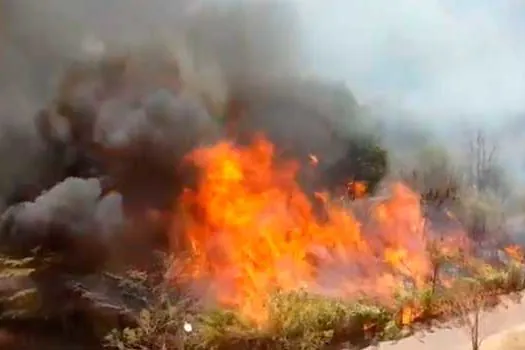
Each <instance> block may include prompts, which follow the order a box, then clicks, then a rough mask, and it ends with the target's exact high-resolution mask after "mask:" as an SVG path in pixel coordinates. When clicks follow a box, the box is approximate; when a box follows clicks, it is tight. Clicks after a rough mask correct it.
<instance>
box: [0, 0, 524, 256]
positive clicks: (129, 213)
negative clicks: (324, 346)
mask: <svg viewBox="0 0 525 350" xmlns="http://www.w3.org/2000/svg"><path fill="white" fill-rule="evenodd" d="M524 11H525V10H524V7H523V5H522V4H520V3H519V2H517V1H511V0H508V1H500V2H498V3H497V4H496V3H492V2H476V3H474V2H462V3H461V4H456V3H454V2H452V1H426V2H417V1H411V0H406V1H405V0H399V1H398V2H396V3H392V2H389V3H388V4H385V3H384V2H381V1H367V2H362V1H336V0H330V1H324V2H320V1H319V2H316V1H311V2H292V1H289V2H285V1H234V0H231V1H167V0H155V1H148V2H143V1H129V0H126V1H124V0H122V1H119V0H112V1H81V0H68V1H65V0H48V1H36V0H19V1H10V0H3V2H2V11H1V16H2V18H1V23H2V31H1V40H2V44H1V45H2V60H1V61H0V73H1V74H0V77H1V78H0V79H1V83H2V84H1V86H0V88H1V91H0V99H1V104H0V113H1V114H0V116H1V132H2V138H1V141H0V152H1V154H0V161H1V171H0V198H1V199H2V202H3V205H4V206H5V207H7V206H9V205H11V204H14V203H23V202H28V203H31V202H34V203H32V204H30V205H29V206H27V205H23V206H22V207H21V208H20V206H17V207H16V210H14V209H13V208H11V209H10V210H9V211H8V212H7V214H5V215H6V216H12V215H14V216H15V217H16V218H17V219H15V220H14V222H15V223H18V224H15V225H13V224H12V222H11V221H10V220H5V221H8V222H9V225H8V227H9V230H8V231H9V232H10V236H12V237H16V236H17V232H18V231H20V232H22V231H23V230H24V229H25V230H30V229H29V228H27V227H25V226H24V225H26V226H27V225H28V224H27V223H28V222H29V223H31V225H34V223H35V222H37V223H38V225H36V226H38V227H45V226H42V225H43V224H42V223H44V224H45V225H50V226H53V225H55V223H56V221H59V223H60V225H62V226H67V229H66V230H70V229H72V228H73V231H75V232H76V231H78V232H86V231H97V232H106V231H107V230H108V229H106V228H107V227H111V228H114V227H116V226H118V224H117V223H115V222H112V223H111V224H109V225H108V224H107V219H106V218H112V219H114V220H113V221H119V220H115V218H117V219H118V218H120V217H127V218H128V220H133V221H136V222H135V224H134V225H133V227H134V229H135V230H136V231H141V230H143V229H144V227H143V226H141V224H139V223H140V222H143V221H148V220H150V219H149V218H150V217H151V216H153V217H157V216H158V215H159V214H158V211H159V210H160V211H162V210H165V209H166V208H170V207H171V206H172V205H173V202H174V198H176V195H177V193H179V192H180V189H181V188H182V187H183V186H185V185H186V184H188V183H191V178H192V175H191V171H190V170H187V169H180V168H179V167H178V166H176V164H178V163H179V161H180V159H181V157H182V156H183V155H184V154H186V153H187V152H189V151H190V150H191V149H193V148H194V147H196V146H198V145H200V144H204V143H210V142H213V141H214V140H217V139H220V138H223V137H225V136H226V135H228V137H232V135H231V134H229V131H228V130H225V129H224V128H223V127H221V125H220V122H219V121H220V120H221V118H224V117H225V116H230V117H232V118H233V119H235V118H236V117H238V116H241V115H242V116H244V117H243V118H239V120H238V121H236V122H235V124H236V131H235V132H236V133H237V134H236V135H235V136H234V137H235V138H236V139H238V141H240V142H244V141H245V140H246V139H247V138H250V137H251V136H252V135H253V132H256V131H264V132H265V133H266V134H268V135H269V137H270V139H271V140H272V141H273V142H274V143H275V144H276V145H277V146H278V149H279V152H280V153H282V154H283V155H291V156H292V157H294V158H296V159H299V160H304V162H305V163H306V162H307V159H308V156H309V155H310V154H315V155H316V156H317V157H319V158H320V159H321V163H320V164H321V166H320V168H321V169H322V170H323V171H325V174H324V175H322V176H320V177H321V178H322V180H318V179H316V180H312V179H311V178H309V176H310V175H309V174H302V175H303V177H304V178H305V179H304V181H303V182H305V184H306V185H307V187H308V186H314V187H315V186H318V185H319V186H320V185H326V182H327V181H328V182H337V181H340V180H341V178H340V177H338V176H337V174H336V175H334V173H339V172H341V173H342V175H341V176H344V175H345V169H346V168H345V164H344V162H343V164H341V162H340V161H341V160H342V159H344V158H345V157H346V158H348V157H349V156H351V155H352V154H353V153H352V152H351V150H352V147H349V146H348V142H349V139H351V138H352V137H356V134H359V135H360V136H362V135H367V137H368V136H370V135H373V136H374V137H376V138H377V139H379V140H380V143H381V145H382V146H383V147H385V148H386V150H387V151H388V154H389V163H390V170H391V172H392V174H394V173H395V175H396V176H400V175H399V174H397V170H398V169H399V168H406V164H411V165H413V164H417V165H418V166H419V164H418V162H419V161H421V160H425V161H428V159H429V158H431V159H433V161H434V159H437V160H436V162H438V163H439V164H440V165H439V166H438V167H440V168H443V166H441V165H443V164H441V163H443V162H446V163H447V166H448V165H449V164H450V167H451V168H454V167H455V166H456V165H457V164H461V163H462V160H464V159H465V157H466V158H468V159H472V154H473V153H472V152H478V153H479V149H480V147H484V148H487V151H486V152H485V153H486V154H489V153H490V154H492V152H491V150H492V148H493V147H495V148H497V151H498V152H497V155H498V157H496V156H493V157H492V156H490V157H489V156H488V155H485V156H484V157H485V158H483V157H481V155H480V157H478V158H480V162H485V163H489V162H490V163H491V164H492V163H494V164H496V163H497V165H498V166H499V168H498V169H499V171H500V172H503V173H504V177H505V178H506V181H512V183H513V184H514V185H516V184H519V183H520V181H519V180H520V176H516V175H519V174H520V172H522V170H523V169H522V165H523V162H522V160H521V159H520V157H519V151H517V150H518V149H519V148H518V147H519V144H517V143H514V141H515V140H518V139H519V138H520V135H519V132H517V131H516V130H517V129H519V125H520V120H521V119H520V115H521V113H522V112H523V108H522V94H523V91H525V89H524V88H525V78H524V75H525V66H524V65H523V62H524V61H525V60H523V58H525V47H524V45H523V43H522V41H521V40H520V38H521V34H523V31H524V30H525V29H524V27H523V24H522V23H523V21H521V19H522V17H523V13H524ZM124 57H125V58H124ZM101 58H102V59H103V61H104V62H103V63H100V61H99V60H100V59H101ZM175 62H176V63H175ZM73 65H77V66H78V67H77V66H73ZM75 67H77V68H75ZM319 77H321V78H326V79H327V80H326V81H327V82H323V80H320V79H319ZM346 87H348V88H349V89H350V90H346ZM245 115H248V117H246V116H245ZM494 130H498V132H494ZM489 132H490V133H489ZM481 134H483V137H480V135H481ZM479 139H483V142H481V141H479ZM477 141H479V142H477ZM476 142H477V144H476ZM481 143H483V146H480V145H481ZM429 148H430V150H428V149H429ZM421 149H423V150H425V152H427V151H428V152H430V153H432V154H433V157H429V155H428V154H427V153H424V154H421V152H419V151H420V150H421ZM469 152H470V153H469ZM485 153H484V154H485ZM436 154H437V155H436ZM481 158H483V159H481ZM489 158H490V159H489ZM440 162H441V163H440ZM432 166H436V165H435V164H431V165H430V167H432ZM414 167H415V166H414ZM473 167H475V168H476V166H474V165H473ZM354 168H355V166H354ZM502 168H503V171H501V169H502ZM447 169H448V168H447ZM508 169H510V171H509V170H508ZM455 170H456V169H454V171H455ZM467 170H471V169H460V170H458V173H460V174H461V175H458V176H457V177H458V178H459V179H455V181H456V182H461V181H463V178H464V177H465V176H464V173H468V171H467ZM476 171H477V174H475V176H478V177H479V173H480V169H479V167H477V168H476ZM430 172H431V171H430ZM482 172H483V173H484V174H485V170H483V171H482ZM509 173H510V175H512V176H511V177H509V176H508V175H509ZM491 174H492V173H491ZM354 175H355V174H354ZM402 176H406V174H402ZM472 176H474V175H472ZM502 176H503V175H502ZM507 177H509V179H510V180H509V179H507ZM80 178H84V179H80ZM174 179H178V180H176V181H175V180H174ZM187 179H189V180H187ZM439 181H441V179H439ZM487 181H488V180H487ZM487 181H485V182H487ZM491 181H492V180H491ZM430 182H432V181H430ZM434 182H435V181H434ZM57 183H58V184H59V185H58V186H57V187H56V188H53V187H54V186H55V185H56V184H57ZM516 186H518V185H516ZM51 188H53V190H51V191H49V192H47V193H43V194H42V191H45V190H49V189H51ZM108 193H109V195H110V196H112V198H111V199H107V196H108ZM39 195H40V196H41V197H38V196H39ZM66 202H67V203H69V204H64V203H66ZM513 203H514V202H513ZM108 213H110V214H108ZM115 213H117V214H118V215H115ZM79 218H82V219H81V220H80V219H79ZM86 218H87V219H86ZM129 218H132V219H129ZM61 221H62V222H61ZM84 221H87V222H84ZM123 221H125V220H123ZM31 225H30V226H31ZM115 225H116V226H115ZM11 226H13V227H14V228H13V227H11ZM18 226H20V227H19V228H18ZM73 226H74V227H73ZM79 227H80V228H79ZM87 227H89V228H87ZM100 227H103V228H100ZM49 230H51V231H54V230H55V229H51V228H49ZM137 234H139V233H137ZM140 247H141V245H140V244H139V245H138V249H140Z"/></svg>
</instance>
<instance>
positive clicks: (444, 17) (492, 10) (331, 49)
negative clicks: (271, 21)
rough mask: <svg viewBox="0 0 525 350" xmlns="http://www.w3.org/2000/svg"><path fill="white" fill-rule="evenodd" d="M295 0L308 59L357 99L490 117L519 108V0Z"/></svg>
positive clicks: (524, 97) (522, 89) (523, 36)
mask: <svg viewBox="0 0 525 350" xmlns="http://www.w3.org/2000/svg"><path fill="white" fill-rule="evenodd" d="M300 4H301V5H300V10H301V14H302V18H303V21H304V25H305V28H306V30H305V32H304V34H305V40H306V43H307V47H308V52H309V55H311V59H310V62H311V64H312V66H313V67H314V68H315V70H316V71H318V72H321V73H322V74H324V75H327V76H330V77H335V78H341V79H344V80H346V81H348V83H349V86H351V87H352V89H353V90H354V91H355V93H356V95H357V96H358V98H359V99H360V100H367V99H377V98H381V99H387V100H391V101H395V102H396V103H398V104H401V105H402V106H407V107H410V108H414V109H417V110H420V111H423V112H428V111H433V112H437V113H441V112H443V113H445V114H451V112H452V113H460V114H474V115H476V116H477V117H476V118H483V119H486V120H494V121H497V117H495V115H503V114H507V113H515V112H518V111H523V110H525V1H520V0H476V1H475V0H456V1H455V0H388V1H386V0H322V1H321V0H312V1H301V2H300ZM312 53H313V54H312Z"/></svg>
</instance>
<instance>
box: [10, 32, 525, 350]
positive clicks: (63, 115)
mask: <svg viewBox="0 0 525 350" xmlns="http://www.w3.org/2000/svg"><path fill="white" fill-rule="evenodd" d="M217 25H218V24H217ZM197 29H198V28H193V30H197ZM193 35H194V36H195V39H198V40H197V41H198V42H200V44H201V45H202V47H200V49H201V50H204V53H205V54H206V55H205V56H207V55H210V56H213V55H218V56H220V57H219V59H217V61H218V62H219V65H220V64H221V62H222V64H224V65H225V67H221V69H222V70H224V71H225V72H226V73H225V76H224V82H223V83H224V87H223V90H224V91H225V92H224V93H223V94H222V95H221V97H222V99H220V98H212V97H216V96H209V94H207V92H206V93H205V92H203V91H201V90H199V88H197V87H196V86H197V85H195V84H193V85H192V84H191V83H192V82H191V81H188V74H187V72H185V71H184V69H183V68H184V67H183V62H182V61H183V60H182V59H181V58H180V57H175V56H173V55H172V54H171V53H170V54H168V53H166V52H164V51H163V52H158V51H147V50H145V51H141V50H138V51H137V52H135V51H132V52H131V53H126V54H115V55H113V54H112V53H111V54H109V53H108V54H107V55H106V54H104V55H102V56H101V57H98V58H90V59H88V60H87V61H81V62H75V63H74V64H70V65H68V66H67V67H68V68H67V69H66V71H65V72H64V74H63V76H62V79H61V80H60V84H58V89H57V93H56V96H54V98H53V99H52V101H51V102H50V103H48V104H47V105H46V106H45V108H43V109H42V110H40V111H39V112H37V113H36V116H35V118H34V129H35V130H36V132H37V135H38V147H37V150H38V152H36V154H37V156H36V157H35V158H34V159H35V161H34V165H35V166H34V167H33V169H32V171H31V172H30V176H20V177H18V176H12V177H11V178H12V179H13V181H12V183H11V182H10V183H9V184H8V185H7V184H5V183H2V184H0V185H1V186H0V190H1V192H2V199H3V201H4V204H5V208H4V211H3V214H2V217H1V219H0V241H1V244H0V247H1V248H2V250H1V254H2V255H1V259H0V264H1V266H2V275H1V283H0V301H1V303H0V306H1V307H2V309H1V310H2V314H1V316H2V322H3V323H2V325H5V326H2V327H4V328H5V329H6V331H9V332H10V333H9V334H11V335H12V338H14V339H17V340H16V341H17V343H16V346H18V347H17V348H23V347H24V346H25V347H26V348H28V349H29V348H31V346H40V347H38V348H39V349H40V348H42V346H43V345H42V344H44V343H46V344H47V342H49V343H50V345H49V348H51V349H57V348H58V345H57V339H58V341H59V342H61V343H63V344H65V345H63V346H64V348H68V346H70V345H71V344H75V343H77V344H78V343H83V344H86V345H85V348H86V349H98V348H103V347H107V348H111V349H130V350H131V349H141V350H144V349H159V350H160V349H331V348H334V349H337V348H340V347H342V346H343V345H341V344H347V343H350V344H351V345H355V346H358V347H359V346H364V345H365V344H368V343H369V342H371V341H374V340H378V339H394V338H397V337H400V336H402V335H405V334H407V333H406V332H407V331H409V330H412V329H413V328H414V327H415V326H416V325H419V324H424V323H425V322H427V321H430V320H434V319H440V318H445V317H447V316H457V314H456V313H457V310H459V309H468V308H469V306H468V305H470V304H467V300H469V299H468V296H471V297H472V300H476V301H479V300H481V299H480V298H482V299H483V300H482V301H483V302H481V301H479V303H476V305H478V304H483V305H489V304H491V303H490V302H496V301H497V296H498V295H499V294H502V293H506V292H510V291H519V290H521V289H523V287H525V279H524V278H525V276H524V275H523V261H524V260H523V254H522V251H521V248H520V246H519V245H518V244H514V243H515V242H512V241H511V240H510V238H509V237H508V236H506V235H505V232H503V230H500V229H498V230H497V232H496V230H493V231H494V234H493V231H492V228H491V227H492V226H490V225H487V224H486V223H487V222H486V220H485V216H483V215H481V214H479V213H478V212H476V213H475V215H470V214H471V212H472V210H470V209H471V207H468V208H467V207H466V206H464V205H463V204H462V203H463V202H462V201H463V200H464V198H467V196H466V193H468V194H471V193H472V192H470V190H471V189H472V188H473V186H470V184H467V185H466V184H465V183H461V181H460V180H458V179H457V178H452V176H450V177H448V175H447V177H446V178H444V179H440V180H443V181H438V183H437V185H436V182H435V181H433V182H432V181H426V179H427V178H430V177H432V176H434V175H436V174H437V173H438V171H440V170H443V169H444V168H445V167H444V166H442V165H441V164H439V165H438V166H434V167H431V169H430V170H429V171H427V172H417V171H415V172H413V173H411V174H410V175H406V174H407V173H410V171H409V172H406V169H403V170H404V172H402V173H401V174H396V173H395V171H393V170H392V169H388V167H387V159H390V158H389V154H387V151H386V149H385V148H384V147H383V146H382V140H381V139H380V138H378V137H376V136H375V135H372V134H370V133H367V132H365V131H364V130H361V129H360V127H359V125H360V123H361V121H360V118H363V114H362V108H361V107H360V106H359V105H358V103H357V102H356V100H355V99H354V97H353V96H352V94H351V92H350V91H349V90H348V89H347V88H346V87H345V86H341V85H338V84H331V83H325V82H321V81H318V80H308V79H304V78H299V77H298V76H299V75H297V76H294V75H291V76H283V75H281V74H273V75H272V74H269V75H268V76H261V75H262V73H261V72H259V71H258V70H259V69H261V67H263V66H264V65H263V64H262V63H263V62H260V58H258V60H257V62H258V63H261V65H260V67H259V66H258V65H257V67H256V68H257V70H256V71H255V68H254V71H252V70H250V69H251V68H252V65H249V64H246V65H245V66H243V67H242V70H241V71H240V73H239V72H237V71H236V69H237V68H239V67H236V66H235V64H232V62H233V61H231V60H228V59H227V58H228V53H226V52H224V48H215V49H213V48H208V45H209V43H207V42H206V40H205V39H206V38H207V37H206V36H204V37H201V35H203V34H202V33H200V32H199V31H198V30H197V32H193ZM199 40H201V41H199ZM237 44H238V43H237ZM212 46H213V45H212ZM241 46H242V45H241ZM225 47H226V46H225ZM205 49H206V50H208V49H209V50H211V51H206V50H205ZM219 49H220V50H219ZM237 49H239V48H237ZM214 50H218V51H217V52H215V51H214ZM234 51H235V50H234ZM246 56H247V57H249V56H250V55H246ZM257 57H259V56H257ZM206 63H207V62H206ZM245 63H246V62H245ZM276 65H277V64H276ZM253 66H255V65H253ZM239 69H240V68H239ZM241 78H242V79H241ZM219 85H220V84H219ZM478 141H479V139H478ZM478 143H479V142H478ZM478 146H479V145H478ZM478 150H479V147H478ZM478 153H479V154H480V157H482V155H483V154H484V152H481V151H480V152H478ZM478 153H477V154H478ZM491 157H492V153H491ZM485 161H486V159H481V160H480V166H478V167H476V168H475V169H476V171H477V172H476V173H475V174H474V175H475V176H474V175H473V176H474V177H475V180H476V181H474V182H475V183H476V185H477V187H475V189H476V191H477V190H479V189H480V188H481V187H480V186H479V185H480V184H482V183H486V181H485V182H484V181H481V178H482V177H483V176H485V175H486V174H487V172H486V171H485V170H486V169H485V168H486V167H487V162H485ZM390 165H391V164H390ZM391 168H392V167H391ZM387 170H392V171H390V173H389V174H388V176H387ZM491 174H492V173H491ZM491 176H492V175H491ZM430 182H432V185H430V186H426V187H425V185H428V183H430ZM13 183H14V185H13ZM487 186H488V185H487ZM466 189H468V190H469V191H467V190H466ZM476 193H477V192H476ZM468 198H471V197H468ZM476 198H477V197H476ZM458 202H461V204H458ZM473 217H474V219H473ZM496 233H497V234H496ZM488 238H490V239H488ZM465 286H466V287H465ZM465 291H475V292H472V293H469V294H468V296H465V303H464V304H462V305H461V306H462V307H455V306H454V305H457V303H458V300H457V298H455V296H456V295H465ZM459 292H461V293H459ZM472 294H475V295H472ZM488 301H490V302H488ZM463 306H464V307H463ZM466 312H468V310H466ZM4 328H2V329H4ZM43 333H48V335H45V334H43ZM20 334H31V336H28V337H27V339H30V338H31V339H33V338H35V339H37V340H36V341H35V342H36V344H31V341H28V343H27V344H25V343H21V341H20V339H19V337H18V335H20ZM49 334H50V335H49ZM0 341H1V339H0Z"/></svg>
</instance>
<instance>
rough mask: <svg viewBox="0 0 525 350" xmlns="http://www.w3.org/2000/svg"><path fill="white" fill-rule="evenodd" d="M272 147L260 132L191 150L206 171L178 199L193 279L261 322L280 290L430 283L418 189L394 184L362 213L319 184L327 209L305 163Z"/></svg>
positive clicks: (387, 289) (377, 289) (361, 289)
mask: <svg viewBox="0 0 525 350" xmlns="http://www.w3.org/2000/svg"><path fill="white" fill-rule="evenodd" d="M273 153H274V148H273V146H272V144H271V143H270V142H268V141H267V140H266V139H264V138H262V137H259V138H257V139H256V140H255V141H254V142H253V143H252V144H251V145H250V146H247V147H240V146H234V145H233V144H230V143H227V142H223V143H219V144H216V145H214V146H212V147H209V148H202V149H199V150H197V151H195V152H193V153H192V154H191V155H190V159H191V161H192V162H194V164H195V165H197V166H198V167H199V168H201V169H202V172H203V174H202V177H201V179H200V182H199V183H198V186H197V187H196V189H195V190H187V191H186V192H185V193H184V195H183V196H182V200H181V203H182V211H183V212H184V216H183V220H182V221H183V225H184V233H185V237H186V238H187V241H188V249H189V253H190V254H189V255H190V259H189V261H188V262H187V266H186V272H187V273H188V275H187V276H189V277H190V278H191V280H193V281H206V282H207V283H208V284H207V285H208V286H209V290H210V291H212V293H213V295H214V297H215V298H216V300H217V301H218V302H219V303H221V304H223V305H225V306H229V307H234V308H236V309H238V310H239V311H240V312H241V313H242V314H244V315H245V316H247V317H249V318H251V319H252V320H254V321H257V322H264V321H265V317H266V316H267V314H266V308H265V305H266V302H267V299H268V296H269V295H270V294H271V293H273V292H275V291H276V290H280V291H285V292H288V291H294V290H297V289H301V288H306V289H308V290H310V291H311V292H313V293H324V294H330V295H335V296H339V297H343V296H355V295H357V294H359V293H367V294H368V295H373V296H376V297H388V296H389V295H392V288H396V287H398V286H401V285H404V284H406V283H407V282H408V283H412V284H413V285H416V286H420V285H422V284H424V283H425V281H426V279H427V277H428V276H429V274H430V272H431V264H430V257H429V256H428V254H427V249H426V246H427V237H426V235H425V222H424V220H423V216H422V213H421V208H420V201H419V197H418V196H417V195H416V194H414V193H413V192H412V191H410V190H409V189H408V188H407V187H405V186H403V185H402V184H394V185H393V186H392V188H391V192H392V193H391V196H390V197H388V198H386V199H383V200H381V201H379V202H377V203H375V204H374V205H372V206H370V208H368V211H367V215H359V211H358V210H354V212H352V211H350V210H349V209H348V208H343V207H342V206H341V205H338V204H335V203H336V202H332V201H330V199H329V196H328V195H327V194H321V193H320V194H318V198H319V199H321V200H322V201H323V203H324V206H325V210H326V213H327V215H326V217H325V218H323V219H320V218H319V217H320V216H319V215H316V212H315V210H314V209H313V206H312V204H311V199H310V198H309V197H308V196H307V195H306V194H305V193H304V192H303V191H302V190H301V188H300V186H299V185H298V184H297V182H296V180H295V177H296V173H297V170H298V169H299V167H298V165H297V164H296V163H294V162H278V161H276V160H275V159H274V155H273ZM358 189H359V191H361V192H362V188H361V187H359V188H358ZM360 216H363V217H366V218H367V219H366V220H359V219H358V217H360Z"/></svg>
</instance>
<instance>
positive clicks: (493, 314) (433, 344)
mask: <svg viewBox="0 0 525 350" xmlns="http://www.w3.org/2000/svg"><path fill="white" fill-rule="evenodd" d="M480 331H481V333H482V337H483V339H485V340H484V343H483V344H482V350H525V298H523V297H522V299H521V303H508V305H507V307H498V308H496V309H495V310H492V311H490V312H487V313H485V314H484V315H483V316H482V325H481V327H480ZM511 331H512V333H513V334H512V335H511V336H512V337H514V338H517V337H518V333H519V338H521V339H522V340H523V342H522V344H523V345H522V346H519V347H511V346H510V345H506V346H504V347H505V349H504V348H503V347H502V346H501V345H499V344H500V343H501V338H502V335H503V334H506V335H507V336H506V338H509V336H508V333H509V332H511ZM368 349H369V350H372V349H380V350H470V349H471V348H470V346H469V334H468V332H467V331H466V330H464V329H461V328H448V329H446V328H443V329H437V330H435V331H433V332H432V333H429V332H425V333H418V334H416V335H415V336H412V337H410V338H406V339H403V340H401V341H398V342H394V343H381V344H379V345H378V346H376V347H375V348H374V347H369V348H368Z"/></svg>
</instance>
